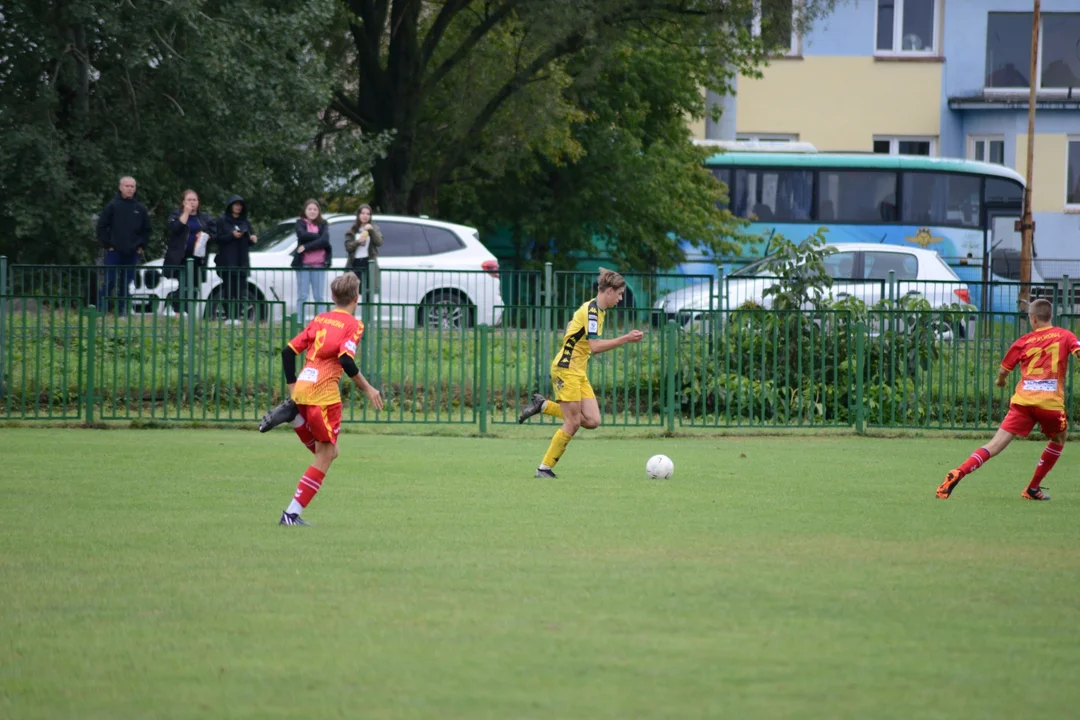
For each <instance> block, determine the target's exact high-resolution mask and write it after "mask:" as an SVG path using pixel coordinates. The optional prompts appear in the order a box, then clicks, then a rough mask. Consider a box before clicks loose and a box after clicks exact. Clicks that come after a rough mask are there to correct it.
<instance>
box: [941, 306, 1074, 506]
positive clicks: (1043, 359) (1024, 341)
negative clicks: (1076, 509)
mask: <svg viewBox="0 0 1080 720" xmlns="http://www.w3.org/2000/svg"><path fill="white" fill-rule="evenodd" d="M1053 314H1054V308H1053V306H1052V305H1051V304H1050V302H1049V301H1047V300H1035V301H1034V302H1032V303H1031V305H1030V306H1029V310H1028V320H1029V321H1031V328H1032V331H1031V332H1029V333H1028V334H1027V335H1024V336H1023V337H1021V338H1020V339H1019V340H1017V341H1016V342H1014V343H1013V344H1012V346H1011V347H1010V348H1009V351H1008V352H1007V353H1005V359H1004V360H1002V361H1001V368H1000V369H999V370H998V375H997V381H996V382H997V386H998V387H1005V383H1006V379H1007V378H1008V377H1009V373H1011V372H1012V371H1013V369H1015V368H1016V367H1017V366H1018V365H1019V366H1020V381H1019V382H1018V383H1016V390H1015V391H1014V392H1013V396H1012V399H1011V400H1010V404H1009V412H1008V414H1006V415H1005V419H1004V420H1002V421H1001V426H1000V427H999V428H998V431H997V434H996V435H994V438H993V439H992V440H991V441H990V442H988V443H987V444H986V445H984V446H983V447H981V448H979V449H978V450H976V451H975V452H974V453H972V455H971V457H969V458H968V459H967V460H966V461H965V462H964V464H963V465H961V466H960V467H958V468H956V469H955V470H950V471H949V472H948V474H947V475H945V481H944V482H943V483H941V485H940V487H938V489H937V496H938V497H939V498H942V499H946V498H948V497H949V495H951V494H952V491H953V490H954V489H955V488H956V485H957V484H958V483H959V482H960V480H962V479H963V478H964V476H965V475H968V474H969V473H972V472H975V471H976V470H978V469H979V468H980V467H982V465H983V463H985V462H986V461H987V460H989V459H990V458H992V457H994V456H995V455H997V454H998V453H1000V452H1001V451H1002V450H1004V449H1005V448H1006V447H1007V446H1008V444H1009V443H1010V442H1012V440H1013V438H1014V437H1016V436H1017V435H1019V436H1020V437H1027V435H1028V433H1030V432H1031V430H1032V428H1034V427H1035V425H1036V424H1038V425H1039V426H1040V428H1041V429H1042V431H1043V434H1044V435H1046V437H1047V438H1048V439H1049V440H1050V442H1049V443H1048V444H1047V446H1046V449H1045V450H1043V454H1042V457H1040V458H1039V464H1038V465H1037V466H1036V467H1035V474H1034V475H1033V476H1032V477H1031V482H1030V483H1028V486H1027V488H1026V489H1025V490H1024V492H1023V493H1021V497H1023V498H1026V499H1028V500H1049V499H1050V496H1049V495H1047V494H1046V493H1045V492H1043V490H1042V487H1040V486H1041V484H1042V481H1043V478H1045V477H1046V475H1047V473H1049V472H1050V470H1051V469H1052V468H1053V467H1054V463H1056V462H1057V459H1058V458H1059V457H1060V456H1061V451H1062V450H1063V449H1064V446H1065V436H1066V435H1067V433H1068V428H1069V423H1068V420H1067V418H1066V417H1065V373H1066V370H1067V369H1068V365H1069V357H1070V356H1072V357H1076V358H1080V340H1077V338H1076V336H1075V335H1073V334H1072V333H1071V332H1069V331H1068V330H1065V329H1063V328H1059V327H1054V325H1053V324H1052V320H1053Z"/></svg>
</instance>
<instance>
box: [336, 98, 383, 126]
mask: <svg viewBox="0 0 1080 720" xmlns="http://www.w3.org/2000/svg"><path fill="white" fill-rule="evenodd" d="M330 107H331V108H332V109H333V110H335V111H337V112H339V113H341V114H342V115H344V116H345V117H346V118H348V119H349V120H350V121H351V122H354V123H356V125H357V127H359V128H360V129H361V130H370V129H371V128H372V126H373V125H374V122H373V121H372V120H371V118H365V117H364V116H363V115H361V114H360V113H359V111H358V110H357V109H356V107H355V106H353V104H352V103H351V102H350V101H349V99H348V98H347V97H345V94H344V93H342V92H341V91H338V92H335V93H334V98H333V99H332V100H331V101H330Z"/></svg>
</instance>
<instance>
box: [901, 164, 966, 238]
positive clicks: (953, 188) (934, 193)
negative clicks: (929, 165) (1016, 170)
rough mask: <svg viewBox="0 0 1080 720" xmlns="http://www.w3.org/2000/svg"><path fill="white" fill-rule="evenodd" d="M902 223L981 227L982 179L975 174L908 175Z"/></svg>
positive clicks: (905, 182)
mask: <svg viewBox="0 0 1080 720" xmlns="http://www.w3.org/2000/svg"><path fill="white" fill-rule="evenodd" d="M903 189H904V192H903V195H904V199H903V202H904V207H903V212H902V220H903V222H905V223H908V224H911V225H953V226H958V227H971V228H977V227H980V225H979V223H980V220H981V212H980V211H981V208H982V202H981V200H980V197H979V196H980V195H981V188H980V180H979V178H978V176H975V175H954V174H949V173H933V172H909V173H904V185H903Z"/></svg>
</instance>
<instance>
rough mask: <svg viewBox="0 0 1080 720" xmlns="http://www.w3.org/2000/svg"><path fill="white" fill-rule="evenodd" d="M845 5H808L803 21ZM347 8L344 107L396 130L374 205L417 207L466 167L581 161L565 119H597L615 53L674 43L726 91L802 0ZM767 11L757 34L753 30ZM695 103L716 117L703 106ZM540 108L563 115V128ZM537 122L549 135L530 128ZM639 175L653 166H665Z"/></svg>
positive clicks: (367, 122) (588, 0)
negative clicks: (593, 107)
mask: <svg viewBox="0 0 1080 720" xmlns="http://www.w3.org/2000/svg"><path fill="white" fill-rule="evenodd" d="M834 1H835V0H807V1H806V2H805V3H803V8H802V10H801V22H806V23H808V22H810V21H812V20H813V19H814V18H815V17H817V16H819V15H820V14H821V13H822V12H824V11H825V10H827V9H829V8H831V7H832V5H833V3H834ZM344 2H345V5H346V7H347V10H348V12H347V17H346V18H345V21H346V22H347V23H348V26H349V30H350V34H351V36H352V40H353V47H352V48H351V53H350V55H349V56H348V58H347V59H348V61H349V62H350V63H351V64H352V65H353V67H354V68H355V74H354V75H352V77H351V79H350V81H349V82H348V83H345V84H342V85H340V86H339V87H338V88H337V89H336V91H335V94H334V101H333V104H332V106H331V109H332V113H333V114H334V115H335V116H336V117H337V118H340V119H342V120H345V121H348V122H351V123H353V124H355V125H356V126H358V127H360V128H361V129H362V130H363V132H364V133H365V134H368V135H371V134H381V133H384V132H387V131H390V130H392V131H393V132H394V133H395V134H394V138H393V141H392V142H391V144H390V146H389V148H388V151H387V154H386V156H385V157H384V158H382V159H380V160H379V161H377V162H376V163H375V166H374V169H373V182H374V201H375V204H376V205H377V206H378V207H379V208H381V209H382V210H384V211H399V212H401V211H404V212H409V213H417V212H421V211H425V210H428V209H431V208H432V207H433V206H434V202H435V199H436V198H437V197H438V192H439V188H440V186H441V185H442V184H443V183H444V182H446V181H448V180H451V179H453V178H455V177H457V179H461V176H460V175H456V174H458V173H460V172H461V171H462V170H465V172H466V174H469V175H471V174H478V175H484V174H485V173H486V174H488V175H489V176H490V178H491V180H492V182H497V181H498V178H499V177H500V176H501V175H500V173H499V172H498V170H499V169H500V168H503V167H506V168H515V167H517V168H519V169H518V172H520V171H521V165H520V164H519V162H520V161H518V159H517V158H516V157H515V156H516V155H520V154H522V153H527V152H533V151H537V152H539V153H540V157H541V159H543V160H545V161H548V162H554V163H556V164H558V163H565V162H569V161H571V160H573V159H575V158H577V157H580V156H581V155H582V153H583V152H584V148H583V146H582V144H581V139H580V138H573V137H571V135H570V133H569V132H568V131H567V128H566V124H567V123H573V122H575V121H577V120H579V119H581V117H580V116H579V115H578V113H576V112H574V109H575V108H576V109H578V110H580V111H581V112H583V113H585V115H586V116H588V115H589V114H590V109H589V108H588V107H583V106H581V105H580V104H578V103H579V102H580V100H581V99H582V98H583V97H585V96H588V95H589V93H590V85H591V84H592V83H593V82H594V81H595V80H597V79H602V76H603V73H602V69H603V68H604V67H605V61H606V60H607V59H608V57H609V55H611V54H613V53H625V52H630V53H635V52H637V51H639V50H647V48H649V47H651V46H658V45H659V46H664V45H672V46H676V47H679V48H682V49H683V51H684V53H685V54H686V55H689V54H690V53H696V54H697V56H698V57H699V59H698V60H697V61H695V62H693V63H691V64H690V65H686V66H684V68H683V69H684V70H685V71H687V73H688V75H689V76H690V77H692V79H693V80H694V82H696V83H697V88H698V92H699V93H700V88H703V87H710V88H714V89H721V90H722V89H724V88H725V79H726V78H727V77H728V74H729V73H731V72H735V71H742V72H747V73H753V72H754V69H755V68H756V67H758V66H759V65H760V64H761V63H762V62H763V61H764V60H765V58H766V55H767V52H768V50H769V49H770V47H776V46H777V45H778V44H779V43H780V41H779V40H778V38H779V37H780V35H782V33H780V32H779V31H775V32H774V30H775V29H776V28H779V27H786V28H787V29H788V30H789V31H790V26H791V20H790V17H791V10H792V2H791V0H676V2H669V1H668V0H485V1H483V2H480V1H474V0H442V1H441V2H420V1H418V0H344ZM755 9H759V10H760V12H761V15H762V18H763V19H762V23H761V27H762V32H761V34H759V35H754V34H753V33H752V32H751V28H752V27H753V26H754V22H753V20H754V16H755ZM785 17H786V18H789V19H788V20H786V21H785V20H783V18H785ZM785 23H786V24H785ZM788 38H790V32H788ZM608 67H610V65H608ZM571 81H572V83H573V85H574V87H573V89H572V90H571V92H570V94H566V93H564V92H563V90H564V88H566V87H567V84H568V83H569V82H571ZM680 87H681V85H680ZM694 110H695V112H696V113H697V114H698V115H699V116H700V115H701V114H702V113H703V112H704V107H703V106H702V105H701V102H700V101H698V103H697V105H696V107H695V108H694ZM530 113H532V115H534V116H539V117H540V118H541V119H543V118H549V119H550V118H556V119H558V118H561V119H562V121H563V127H559V126H557V125H556V126H552V125H550V124H548V123H545V122H539V123H535V121H534V120H533V119H531V118H530ZM530 123H534V124H535V125H538V126H539V127H541V128H542V129H543V132H531V133H530V132H527V131H528V129H529V127H530ZM493 156H494V157H496V158H497V161H496V162H492V157H493ZM492 166H494V167H492ZM641 169H642V170H645V169H650V170H655V169H656V160H655V159H653V164H652V165H651V166H650V164H649V163H642V165H641ZM714 191H715V188H714ZM459 201H460V200H459Z"/></svg>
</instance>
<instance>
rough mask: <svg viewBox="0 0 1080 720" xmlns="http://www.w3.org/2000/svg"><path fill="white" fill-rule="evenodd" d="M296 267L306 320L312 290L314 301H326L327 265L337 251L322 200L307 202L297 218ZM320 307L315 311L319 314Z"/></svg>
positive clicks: (300, 304)
mask: <svg viewBox="0 0 1080 720" xmlns="http://www.w3.org/2000/svg"><path fill="white" fill-rule="evenodd" d="M293 255H294V257H293V261H292V267H293V268H295V269H296V312H297V314H298V315H299V316H300V321H301V322H304V319H305V315H306V314H305V312H304V303H305V302H307V299H308V291H309V290H310V291H311V301H312V302H317V303H322V302H326V268H328V267H330V261H331V260H332V259H333V253H332V252H331V249H330V226H329V225H328V224H327V222H326V220H324V219H323V216H322V207H321V206H320V205H319V201H318V200H308V201H307V202H305V203H304V212H303V214H302V215H301V216H300V219H299V220H297V221H296V249H295V250H294V251H293ZM317 314H318V311H316V312H314V313H312V315H313V316H314V315H317Z"/></svg>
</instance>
